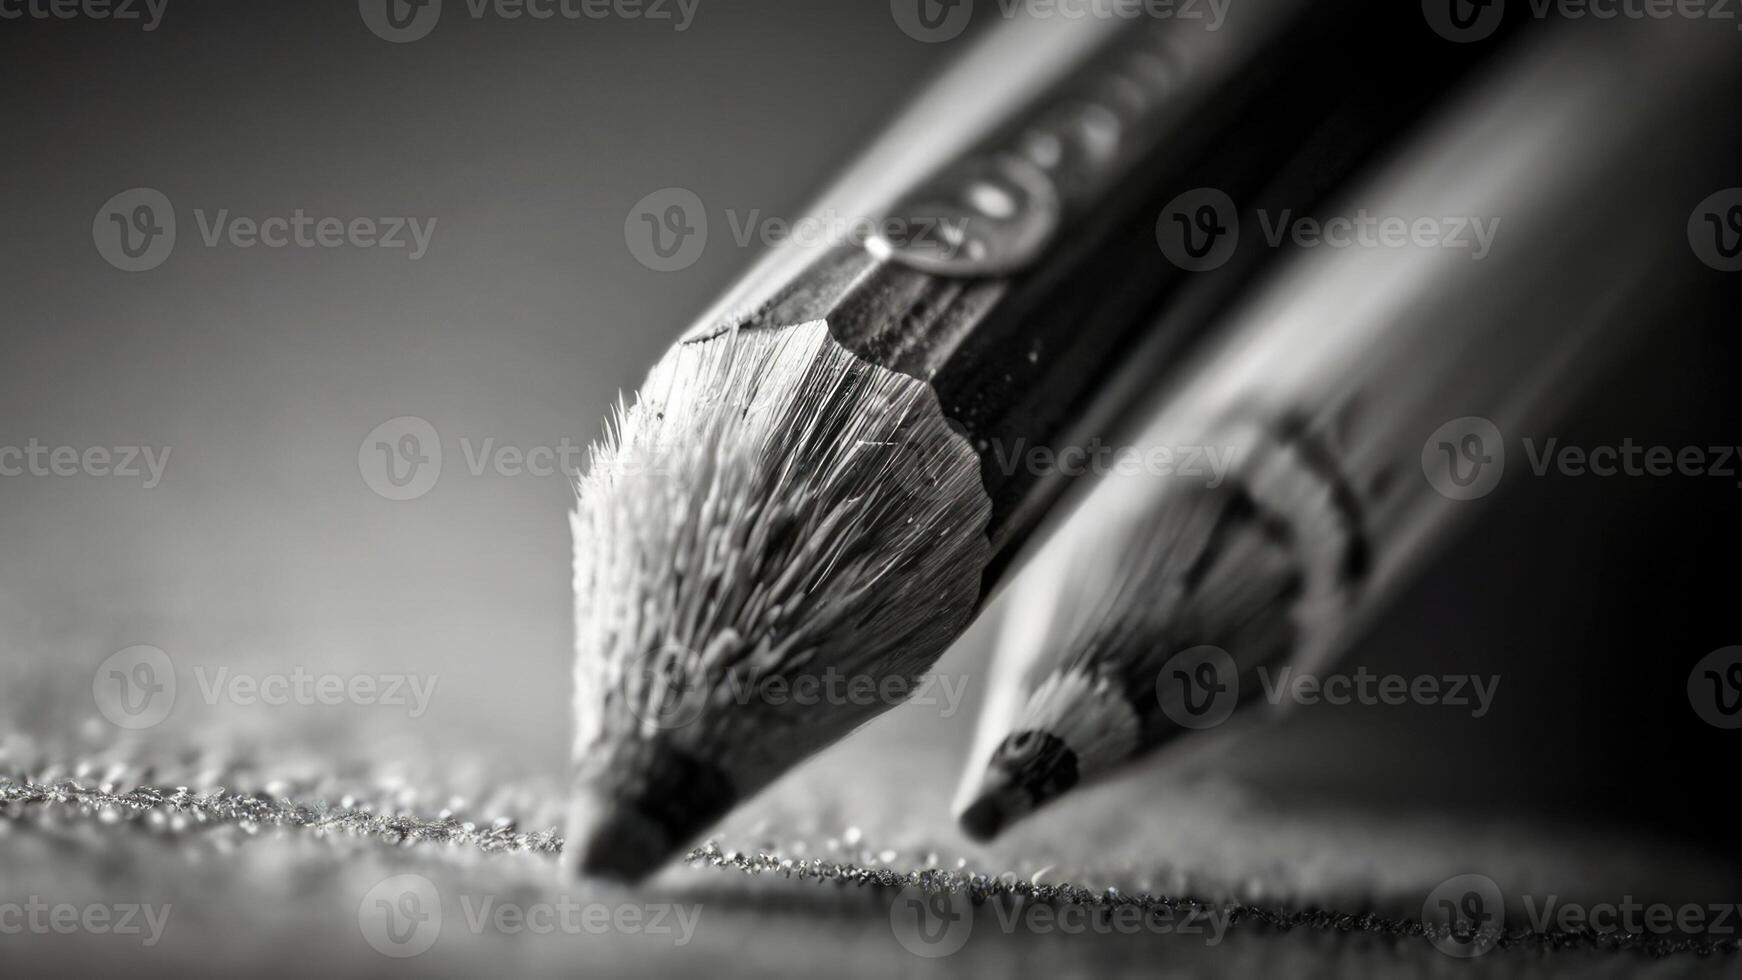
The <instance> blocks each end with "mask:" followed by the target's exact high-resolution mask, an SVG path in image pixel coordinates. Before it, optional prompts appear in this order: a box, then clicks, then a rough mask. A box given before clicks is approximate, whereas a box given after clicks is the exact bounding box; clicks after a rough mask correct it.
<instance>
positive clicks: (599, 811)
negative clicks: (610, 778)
mask: <svg viewBox="0 0 1742 980" xmlns="http://www.w3.org/2000/svg"><path fill="white" fill-rule="evenodd" d="M670 853H671V841H670V839H669V837H668V836H667V834H666V833H665V831H664V830H663V829H661V828H660V827H659V825H658V824H656V823H654V822H653V821H652V820H649V819H648V818H647V817H645V816H643V815H641V814H640V813H638V812H636V811H635V810H632V809H628V808H626V807H623V806H620V805H615V804H613V803H611V802H610V801H607V800H599V799H590V798H585V797H583V798H580V799H577V800H575V801H574V802H573V803H572V804H571V805H570V810H569V823H568V832H567V834H566V835H565V837H564V840H563V866H564V868H565V869H566V871H567V873H568V875H569V876H570V877H571V878H601V879H606V880H610V881H619V882H624V883H633V882H636V881H640V880H641V879H642V878H645V877H647V876H648V875H649V874H651V873H653V872H654V871H656V870H658V868H659V866H660V865H662V864H664V863H665V861H666V858H667V857H668V856H669V855H670Z"/></svg>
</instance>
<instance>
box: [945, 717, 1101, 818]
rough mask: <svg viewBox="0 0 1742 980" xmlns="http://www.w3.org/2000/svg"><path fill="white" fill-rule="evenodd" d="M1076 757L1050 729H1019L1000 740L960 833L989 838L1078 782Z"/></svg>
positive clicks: (965, 811) (961, 815) (969, 805)
mask: <svg viewBox="0 0 1742 980" xmlns="http://www.w3.org/2000/svg"><path fill="white" fill-rule="evenodd" d="M1077 779H1078V771H1077V755H1076V753H1075V752H1072V751H1071V749H1070V746H1068V745H1066V744H1065V742H1064V740H1063V739H1061V738H1059V737H1058V736H1056V735H1053V734H1051V733H1048V732H1043V731H1038V730H1030V731H1020V732H1016V733H1015V734H1013V735H1011V736H1009V737H1008V738H1006V739H1005V740H1004V741H1003V742H1002V743H1000V744H999V746H998V749H997V751H995V752H993V753H992V759H991V761H990V762H988V763H987V765H986V773H985V775H984V776H983V777H982V779H981V783H980V788H979V791H978V792H977V793H975V794H974V797H973V802H971V803H969V804H968V806H967V807H966V808H964V809H963V810H962V812H961V814H960V815H959V816H957V818H956V821H957V823H959V824H960V825H961V828H962V832H963V833H965V834H967V835H968V836H969V837H972V838H973V839H975V840H977V841H989V840H991V839H993V838H994V837H997V836H998V835H999V834H1000V833H1003V831H1004V828H1005V827H1007V826H1009V825H1010V824H1013V823H1015V822H1016V821H1017V820H1020V819H1021V818H1023V817H1025V816H1027V815H1028V814H1030V813H1032V812H1034V810H1035V809H1036V808H1038V807H1039V806H1041V805H1042V804H1044V803H1047V802H1050V801H1051V800H1053V799H1054V798H1055V797H1058V796H1060V795H1061V794H1063V793H1064V792H1065V791H1067V790H1069V789H1070V788H1071V787H1072V786H1075V785H1076V784H1077Z"/></svg>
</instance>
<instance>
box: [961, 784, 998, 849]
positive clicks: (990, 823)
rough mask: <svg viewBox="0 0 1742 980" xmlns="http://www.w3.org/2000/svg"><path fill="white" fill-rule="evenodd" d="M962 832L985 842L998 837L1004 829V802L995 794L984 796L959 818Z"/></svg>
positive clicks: (970, 805) (969, 805) (969, 806)
mask: <svg viewBox="0 0 1742 980" xmlns="http://www.w3.org/2000/svg"><path fill="white" fill-rule="evenodd" d="M957 822H959V823H960V824H961V827H962V832H963V833H965V834H967V835H968V836H969V837H971V838H973V839H974V840H977V841H981V842H985V841H989V840H991V839H993V838H994V837H997V836H998V834H999V832H1001V831H1002V830H1003V829H1004V823H1005V818H1004V804H1003V803H1001V802H999V800H998V797H997V796H994V795H987V796H982V797H980V798H979V799H977V800H975V801H974V802H973V803H970V804H968V808H967V809H966V810H963V811H962V815H961V816H960V817H958V818H957Z"/></svg>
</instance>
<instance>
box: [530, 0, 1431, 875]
mask: <svg viewBox="0 0 1742 980" xmlns="http://www.w3.org/2000/svg"><path fill="white" fill-rule="evenodd" d="M1362 7H1363V5H1361V4H1358V3H1344V2H1334V3H1329V4H1319V5H1316V6H1314V5H1309V4H1305V3H1301V2H1300V0H1265V2H1262V3H1252V4H1247V5H1245V6H1244V7H1241V8H1240V9H1239V10H1238V11H1235V12H1231V13H1230V16H1229V18H1228V20H1227V22H1226V23H1224V24H1223V25H1222V26H1221V28H1220V29H1219V30H1218V31H1216V32H1213V33H1204V32H1201V31H1198V30H1196V29H1195V28H1193V27H1191V26H1189V25H1182V24H1180V23H1179V22H1176V21H1159V20H1144V19H1138V20H1135V21H1129V20H1128V21H1119V20H1109V19H1096V18H1086V19H1067V20H1050V21H1045V22H1038V23H1026V22H1023V21H1021V20H1016V21H1012V22H1010V23H1008V24H1006V25H1001V26H1000V27H998V28H997V29H996V30H995V31H994V32H993V33H992V34H991V35H990V36H989V37H987V38H986V39H985V41H984V42H983V43H982V44H981V45H980V46H979V47H978V48H977V49H975V50H974V51H973V52H971V53H970V54H968V55H967V56H966V57H965V59H964V62H963V64H962V66H961V67H960V68H958V69H957V70H955V71H953V72H951V73H950V74H948V75H946V76H945V78H944V79H943V80H942V81H940V83H939V84H938V86H937V87H936V88H935V89H934V90H933V93H932V94H931V95H929V96H927V97H924V98H922V99H921V100H920V102H919V103H918V105H917V108H916V109H915V110H914V112H913V114H912V115H910V116H909V117H906V118H905V119H903V120H900V121H898V122H897V123H896V125H895V126H894V127H893V128H892V130H891V133H892V134H893V135H892V136H890V137H889V138H887V139H885V140H884V141H881V142H880V143H878V144H877V145H876V146H874V147H873V149H872V150H871V151H869V152H868V153H867V154H866V156H865V157H864V161H865V162H864V163H862V164H860V165H857V166H855V167H854V168H853V169H852V170H851V171H850V172H849V174H848V176H847V177H845V178H843V179H842V181H841V182H840V185H839V190H838V191H837V192H834V193H831V194H828V195H825V198H824V200H825V204H823V205H820V206H819V210H832V211H834V212H835V213H836V214H837V215H842V214H845V215H860V214H870V215H883V216H884V217H885V220H881V221H879V222H877V227H878V228H879V231H877V232H876V233H874V234H871V235H869V236H868V237H866V238H865V240H863V241H855V242H848V243H844V244H842V245H840V246H838V247H832V248H828V249H824V250H820V251H818V250H805V249H802V248H796V249H789V250H787V251H785V252H782V253H777V254H775V255H773V256H772V257H771V258H770V259H769V260H767V261H766V262H764V263H762V264H761V265H759V266H758V267H757V268H755V269H754V270H753V271H752V272H751V273H750V274H749V275H748V276H747V278H746V280H745V283H744V284H743V285H742V286H741V287H740V288H739V289H737V290H735V291H734V292H732V293H731V294H729V295H728V296H727V297H726V298H725V299H723V300H722V301H721V302H720V303H719V304H717V306H716V308H715V309H714V310H712V311H710V312H709V313H708V314H707V315H706V316H704V317H703V318H702V320H701V321H700V322H699V323H698V324H697V325H696V327H695V328H693V329H692V330H691V331H690V332H689V333H688V334H686V335H685V337H684V338H683V339H682V340H680V341H679V343H678V345H677V346H676V347H674V348H673V349H672V350H671V352H670V353H668V354H667V355H666V356H665V358H664V359H663V360H662V361H661V362H660V363H659V364H657V365H656V366H655V367H654V368H653V370H652V372H651V373H650V375H649V377H648V379H647V381H646V382H645V383H644V384H643V386H642V388H641V390H640V392H639V393H638V394H637V396H636V397H635V399H634V400H633V402H632V403H631V404H628V405H626V406H624V407H623V408H622V409H621V410H620V412H619V413H618V416H617V418H616V419H615V421H614V424H613V426H612V429H611V431H610V432H609V433H608V437H607V438H606V439H605V441H604V442H603V443H602V444H601V445H600V446H598V447H595V452H594V454H593V458H592V461H591V467H590V470H589V473H588V474H587V475H586V476H585V477H583V478H582V479H581V480H580V482H579V485H578V488H577V489H578V500H577V505H576V510H575V513H574V515H573V521H572V523H573V534H574V542H575V567H574V588H575V598H576V609H575V626H576V659H575V719H576V733H575V743H574V753H573V767H572V787H573V790H572V806H571V811H570V818H569V822H568V830H567V835H568V836H567V844H566V846H565V849H564V854H565V865H566V866H567V868H568V869H569V871H570V872H571V873H580V874H588V875H598V876H607V877H615V878H620V879H634V878H637V877H640V876H643V875H645V874H647V873H648V872H650V871H652V870H654V869H655V868H657V867H658V866H659V865H660V864H662V863H663V862H664V861H665V860H666V859H667V858H668V857H669V856H671V855H672V854H674V853H675V852H677V851H678V850H679V849H680V848H681V847H682V846H683V845H684V844H685V843H686V842H687V841H688V840H690V839H691V838H693V837H694V836H695V835H697V834H698V833H699V832H701V831H702V830H704V829H705V828H706V827H707V826H708V825H709V824H711V823H712V822H713V821H714V820H716V819H717V818H719V817H720V816H721V815H723V814H725V813H726V812H728V811H729V810H730V809H731V808H732V807H734V806H735V805H737V804H738V803H739V802H740V801H742V800H744V799H746V798H748V797H749V796H750V795H752V794H754V793H755V792H757V791H758V790H759V789H761V788H762V787H764V786H766V785H767V784H768V783H769V782H770V781H772V780H773V779H774V778H775V777H777V776H778V775H780V774H781V773H782V772H784V771H786V770H787V769H788V768H790V767H791V766H792V765H794V764H796V763H797V762H798V761H800V760H802V759H804V758H805V757H807V756H809V755H810V754H812V753H814V752H815V751H817V750H818V749H820V748H822V747H824V746H826V745H828V744H830V743H831V742H833V741H835V740H837V739H838V738H840V737H841V736H843V735H845V734H847V733H848V732H850V731H852V730H853V729H855V728H857V727H858V726H859V725H861V724H863V723H864V722H865V721H867V720H869V719H870V718H871V717H873V716H874V715H876V714H877V713H879V712H881V711H883V710H886V709H887V708H889V707H893V706H894V705H895V704H896V703H899V701H900V700H902V698H903V697H904V696H905V693H911V686H912V684H913V683H914V682H915V681H916V680H917V677H918V675H919V674H920V673H921V672H923V671H924V670H926V669H927V668H928V667H929V666H930V665H931V664H932V663H933V662H934V661H935V660H936V659H937V658H938V656H940V655H941V654H942V652H943V651H944V650H945V649H946V648H947V647H948V646H949V644H950V643H951V642H952V641H953V640H954V639H956V637H957V636H958V635H959V634H960V633H961V632H962V631H963V630H964V629H965V628H966V627H967V625H968V623H969V622H970V620H971V619H972V617H973V616H974V615H975V614H976V613H977V612H978V611H979V609H980V608H981V606H982V604H983V603H984V601H985V599H986V597H987V595H988V594H989V592H990V591H991V590H992V589H993V588H994V587H995V586H996V584H997V583H998V582H999V581H1000V580H1001V578H1002V577H1003V576H1004V574H1005V573H1006V571H1007V568H1008V566H1009V562H1010V560H1011V557H1012V556H1013V555H1014V554H1015V553H1016V552H1017V551H1018V549H1019V547H1020V546H1021V544H1022V543H1023V542H1024V541H1025V540H1026V538H1027V536H1028V535H1029V534H1030V532H1031V531H1032V529H1033V528H1034V526H1035V525H1036V524H1037V523H1038V521H1039V520H1040V519H1041V518H1043V517H1044V516H1045V514H1046V513H1047V511H1048V509H1049V507H1050V506H1051V504H1052V502H1053V501H1054V500H1056V499H1057V496H1058V494H1059V493H1060V492H1061V490H1062V488H1061V487H1060V486H1058V485H1057V483H1056V482H1055V481H1052V480H1049V479H1046V478H1044V477H1043V475H1042V474H1038V473H1033V472H1030V471H1026V470H1021V469H1018V470H1016V471H1006V470H1005V469H1004V468H1001V467H999V466H997V465H996V464H995V463H994V461H993V450H992V447H994V446H999V445H1008V444H1010V443H1011V442H1013V441H1016V440H1023V441H1025V442H1026V443H1027V444H1030V445H1036V446H1045V445H1049V444H1053V443H1056V442H1058V441H1059V440H1060V439H1061V438H1062V436H1063V433H1065V432H1066V431H1069V430H1071V429H1073V428H1076V427H1080V426H1082V425H1084V424H1086V423H1089V422H1092V421H1093V420H1094V419H1095V418H1097V417H1098V416H1099V415H1100V414H1102V413H1111V412H1113V411H1116V408H1115V407H1114V406H1113V405H1112V403H1113V402H1116V401H1117V398H1116V397H1114V396H1113V395H1112V394H1110V393H1111V392H1114V391H1121V390H1125V389H1126V388H1128V387H1129V385H1128V384H1123V383H1119V382H1117V381H1116V380H1115V379H1117V378H1120V377H1129V376H1130V374H1131V372H1133V371H1134V370H1137V368H1138V367H1140V366H1141V365H1137V364H1134V363H1132V361H1133V352H1134V351H1136V350H1139V349H1141V350H1142V351H1144V352H1145V355H1144V357H1145V360H1144V363H1148V364H1153V363H1155V362H1156V360H1158V359H1166V358H1167V357H1168V356H1170V355H1171V354H1172V353H1173V352H1175V351H1177V350H1183V349H1185V348H1186V346H1188V345H1189V344H1190V343H1191V342H1193V341H1194V339H1195V337H1196V336H1197V333H1196V331H1195V330H1194V329H1192V328H1191V327H1190V326H1186V327H1182V328H1181V329H1180V330H1178V331H1176V332H1175V333H1173V334H1169V335H1166V336H1162V337H1159V338H1158V337H1157V336H1156V335H1155V334H1154V333H1153V332H1152V331H1151V330H1150V327H1151V326H1152V325H1153V320H1154V314H1155V310H1156V309H1157V307H1158V305H1159V304H1160V303H1161V302H1163V301H1164V299H1165V297H1167V296H1168V295H1170V294H1171V293H1172V292H1173V291H1175V290H1176V289H1177V288H1178V285H1179V284H1180V282H1181V281H1182V279H1183V277H1184V275H1185V273H1183V272H1182V271H1181V270H1180V269H1178V268H1177V267H1175V266H1173V265H1172V264H1171V263H1169V262H1168V261H1167V260H1166V258H1165V256H1164V255H1163V254H1162V253H1161V252H1160V251H1159V250H1158V249H1157V248H1156V247H1155V215H1156V214H1157V213H1158V210H1159V209H1160V207H1161V205H1162V204H1163V203H1164V202H1166V201H1167V200H1168V199H1169V198H1170V197H1172V196H1173V195H1175V194H1178V193H1179V192H1180V191H1181V190H1183V189H1186V188H1190V187H1194V186H1198V185H1201V184H1205V183H1208V182H1209V181H1210V180H1211V179H1214V180H1215V181H1216V182H1217V183H1218V185H1219V186H1223V187H1226V188H1229V189H1231V190H1232V191H1234V192H1235V193H1240V192H1243V191H1245V190H1249V189H1253V188H1257V187H1260V186H1263V185H1265V184H1266V182H1267V181H1268V180H1269V179H1270V177H1271V175H1272V172H1273V171H1274V169H1275V167H1276V165H1277V161H1279V160H1286V159H1288V158H1289V155H1290V153H1291V152H1292V151H1293V150H1294V149H1295V148H1297V147H1298V146H1299V145H1301V144H1302V143H1303V141H1306V140H1307V139H1308V138H1309V136H1310V135H1311V134H1312V133H1314V131H1315V130H1316V129H1317V127H1319V126H1320V125H1321V123H1322V122H1323V121H1324V119H1325V118H1326V115H1327V113H1328V112H1331V110H1332V109H1333V107H1336V106H1338V105H1340V104H1342V101H1343V100H1344V97H1345V94H1346V91H1347V90H1348V89H1349V88H1350V87H1351V86H1353V85H1354V84H1355V83H1356V82H1357V81H1358V80H1359V78H1360V77H1361V76H1360V72H1362V71H1363V70H1366V69H1368V68H1369V67H1370V64H1368V63H1356V62H1344V61H1337V62H1334V63H1333V65H1332V67H1331V68H1329V69H1327V68H1326V66H1325V64H1324V63H1323V61H1322V59H1319V58H1316V57H1314V51H1315V48H1314V46H1313V44H1312V43H1310V42H1311V41H1312V40H1313V39H1314V38H1320V39H1322V38H1325V37H1330V36H1334V35H1335V33H1336V31H1337V30H1338V29H1339V27H1340V26H1341V25H1343V24H1345V23H1346V22H1347V20H1348V19H1349V18H1352V17H1354V16H1357V14H1358V13H1360V12H1362ZM1424 33H1425V32H1424ZM1303 42H1307V43H1304V44H1303ZM1423 43H1424V45H1425V44H1426V42H1423ZM1432 47H1433V49H1434V50H1436V51H1438V50H1443V51H1446V52H1448V54H1446V55H1445V56H1444V60H1446V61H1448V62H1449V61H1453V60H1455V59H1456V58H1461V57H1463V56H1462V55H1455V56H1454V55H1453V54H1451V53H1449V52H1452V50H1453V49H1452V46H1449V45H1444V44H1439V43H1435V44H1433V45H1432ZM1432 86H1433V78H1432V77H1431V76H1426V77H1421V78H1416V79H1414V80H1413V81H1412V82H1411V83H1410V84H1404V85H1396V86H1393V87H1392V88H1394V89H1395V91H1396V92H1397V93H1405V92H1408V93H1413V94H1419V93H1422V92H1424V91H1427V90H1429V89H1431V88H1432ZM1397 102H1398V104H1399V105H1405V104H1408V100H1407V99H1403V98H1398V99H1397ZM1358 138H1361V139H1373V138H1377V137H1376V136H1374V134H1363V135H1362V136H1360V137H1358ZM940 148H941V149H940ZM1212 175H1213V178H1212ZM888 216H895V217H896V218H898V219H900V221H899V222H898V224H900V225H902V226H905V227H907V228H909V229H913V228H919V227H923V226H924V225H925V224H926V223H927V222H932V223H933V224H934V225H936V226H939V227H942V228H944V229H946V233H945V234H943V235H941V236H929V237H928V236H923V235H922V236H903V235H899V234H890V233H885V232H884V231H883V230H882V229H885V228H888V227H890V225H891V222H890V221H888V220H886V219H887V218H888ZM831 678H832V679H833V680H832V681H831ZM841 680H847V681H851V682H868V683H869V684H871V685H872V686H873V687H874V689H875V690H877V691H878V692H879V694H878V696H877V697H875V698H873V699H870V700H869V701H867V700H866V699H863V698H861V699H854V700H852V701H851V702H849V701H847V700H845V699H842V700H840V701H838V703H824V704H808V705H800V704H797V703H795V702H796V700H797V699H783V700H782V703H778V704H777V703H773V702H774V700H775V699H773V698H769V697H764V696H762V693H761V692H764V691H767V690H768V689H769V685H776V686H778V687H779V688H781V689H784V690H790V689H792V688H794V687H796V686H801V685H802V683H803V682H805V681H811V682H819V683H820V682H828V683H833V682H837V681H841ZM892 681H893V682H895V683H893V684H891V683H890V682H892ZM903 682H905V683H906V686H905V687H904V686H903ZM837 686H838V685H837Z"/></svg>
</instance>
